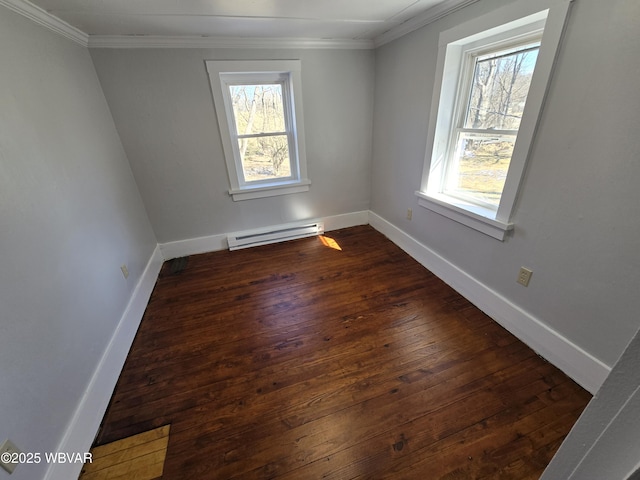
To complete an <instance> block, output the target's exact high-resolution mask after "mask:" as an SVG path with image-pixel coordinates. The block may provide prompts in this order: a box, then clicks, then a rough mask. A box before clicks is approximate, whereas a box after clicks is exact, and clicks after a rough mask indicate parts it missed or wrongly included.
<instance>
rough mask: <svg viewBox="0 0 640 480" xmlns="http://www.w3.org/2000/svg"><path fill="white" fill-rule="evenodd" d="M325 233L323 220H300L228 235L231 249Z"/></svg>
mask: <svg viewBox="0 0 640 480" xmlns="http://www.w3.org/2000/svg"><path fill="white" fill-rule="evenodd" d="M323 233H324V223H323V222H316V221H312V222H299V223H288V224H283V225H277V226H274V227H267V228H260V229H256V230H247V231H244V232H238V233H232V234H230V235H228V236H227V242H229V250H239V249H241V248H249V247H257V246H259V245H267V244H269V243H278V242H285V241H287V240H295V239H296V238H305V237H313V236H314V235H322V234H323Z"/></svg>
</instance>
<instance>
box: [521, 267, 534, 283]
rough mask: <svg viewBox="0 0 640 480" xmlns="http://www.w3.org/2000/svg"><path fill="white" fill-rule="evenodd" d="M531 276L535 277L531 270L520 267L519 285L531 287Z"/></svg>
mask: <svg viewBox="0 0 640 480" xmlns="http://www.w3.org/2000/svg"><path fill="white" fill-rule="evenodd" d="M531 275H533V271H531V270H529V269H528V268H527V267H520V271H519V272H518V283H519V284H520V285H524V286H525V287H527V286H529V281H530V280H531Z"/></svg>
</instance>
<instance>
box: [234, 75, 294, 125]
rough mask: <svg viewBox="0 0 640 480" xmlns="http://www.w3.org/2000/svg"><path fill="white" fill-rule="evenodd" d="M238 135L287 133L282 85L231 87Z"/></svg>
mask: <svg viewBox="0 0 640 480" xmlns="http://www.w3.org/2000/svg"><path fill="white" fill-rule="evenodd" d="M229 93H230V94H231V102H232V105H233V116H234V117H235V118H234V119H235V123H236V131H237V132H238V135H251V134H253V133H279V132H285V131H286V128H285V122H284V106H283V103H282V85H280V84H275V85H269V84H267V85H230V86H229Z"/></svg>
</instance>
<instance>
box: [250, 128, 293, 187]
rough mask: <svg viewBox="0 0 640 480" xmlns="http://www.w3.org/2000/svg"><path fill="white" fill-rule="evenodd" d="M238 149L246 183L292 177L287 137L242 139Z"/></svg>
mask: <svg viewBox="0 0 640 480" xmlns="http://www.w3.org/2000/svg"><path fill="white" fill-rule="evenodd" d="M238 147H239V148H240V158H241V159H242V170H243V172H244V179H245V181H246V182H254V181H257V180H269V179H274V178H287V177H290V176H291V162H290V160H289V144H288V142H287V136H286V135H275V136H269V137H257V138H241V139H239V140H238Z"/></svg>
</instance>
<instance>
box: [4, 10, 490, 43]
mask: <svg viewBox="0 0 640 480" xmlns="http://www.w3.org/2000/svg"><path fill="white" fill-rule="evenodd" d="M477 1H478V0H445V1H444V2H443V3H440V4H438V5H436V6H434V7H432V8H430V9H428V10H426V11H425V12H423V13H422V14H420V15H417V16H415V17H412V18H410V19H409V20H407V21H405V22H403V23H401V24H400V25H397V26H395V27H393V28H391V29H390V30H387V31H386V32H385V33H383V34H381V35H379V36H377V37H376V38H375V39H373V40H366V39H314V38H258V37H256V38H232V37H207V36H176V37H173V36H164V35H88V34H86V33H84V32H83V31H81V30H79V29H77V28H76V27H73V26H71V25H69V24H68V23H67V22H65V21H63V20H60V19H59V18H58V17H55V16H54V15H51V14H50V13H49V12H47V11H46V10H44V9H42V8H40V7H38V6H37V5H34V4H32V3H31V2H29V1H28V0H0V5H2V6H4V7H6V8H8V9H9V10H11V11H13V12H16V13H18V14H20V15H22V16H24V17H26V18H28V19H29V20H32V21H34V22H35V23H37V24H39V25H41V26H43V27H45V28H48V29H49V30H51V31H53V32H55V33H57V34H59V35H62V36H63V37H66V38H68V39H69V40H71V41H73V42H75V43H77V44H78V45H82V46H83V47H89V48H300V49H344V50H354V49H356V50H370V49H375V48H377V47H380V46H382V45H384V44H386V43H389V42H392V41H393V40H396V39H398V38H400V37H402V36H404V35H406V34H408V33H411V32H413V31H414V30H417V29H419V28H421V27H424V26H425V25H428V24H430V23H433V22H435V21H436V20H439V19H440V18H442V17H444V16H446V15H449V14H450V13H453V12H455V11H457V10H460V9H461V8H464V7H466V6H467V5H471V4H472V3H475V2H477Z"/></svg>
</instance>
